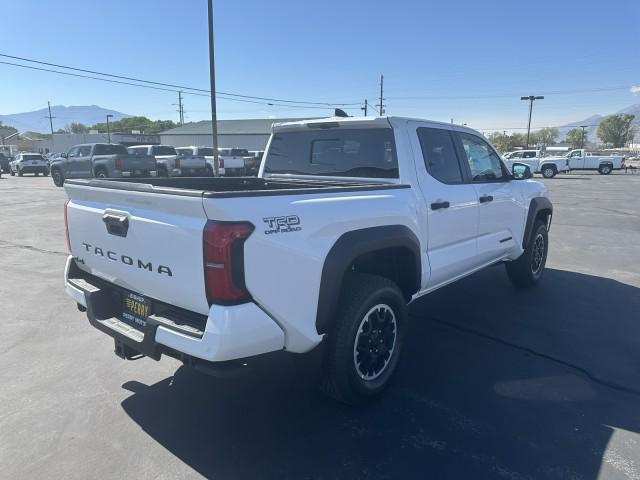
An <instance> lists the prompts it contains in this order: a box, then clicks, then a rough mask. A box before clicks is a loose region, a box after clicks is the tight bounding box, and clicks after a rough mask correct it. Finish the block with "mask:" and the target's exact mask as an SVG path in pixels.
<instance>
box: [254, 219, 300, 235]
mask: <svg viewBox="0 0 640 480" xmlns="http://www.w3.org/2000/svg"><path fill="white" fill-rule="evenodd" d="M262 221H263V222H264V223H266V224H267V226H268V227H269V228H267V229H266V230H265V231H264V233H265V234H266V235H271V234H272V233H289V232H297V231H299V230H302V227H301V226H300V218H299V217H298V216H297V215H285V216H284V217H267V218H263V219H262Z"/></svg>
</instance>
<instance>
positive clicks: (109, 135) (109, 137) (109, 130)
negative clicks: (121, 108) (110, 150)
mask: <svg viewBox="0 0 640 480" xmlns="http://www.w3.org/2000/svg"><path fill="white" fill-rule="evenodd" d="M110 117H113V115H107V143H111V129H110V128H109V118H110Z"/></svg>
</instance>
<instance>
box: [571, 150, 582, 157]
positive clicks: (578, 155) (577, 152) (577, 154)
mask: <svg viewBox="0 0 640 480" xmlns="http://www.w3.org/2000/svg"><path fill="white" fill-rule="evenodd" d="M579 157H580V150H576V151H575V152H571V158H579Z"/></svg>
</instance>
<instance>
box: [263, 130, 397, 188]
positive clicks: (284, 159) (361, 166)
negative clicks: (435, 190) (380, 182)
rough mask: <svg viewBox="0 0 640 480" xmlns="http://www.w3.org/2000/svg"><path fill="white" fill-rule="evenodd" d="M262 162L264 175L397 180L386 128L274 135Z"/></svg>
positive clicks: (393, 157) (393, 151)
mask: <svg viewBox="0 0 640 480" xmlns="http://www.w3.org/2000/svg"><path fill="white" fill-rule="evenodd" d="M265 162H266V163H265V173H289V174H297V175H328V176H342V177H372V178H398V161H397V158H396V151H395V142H394V138H393V130H392V129H390V128H367V129H364V128H363V129H351V128H350V129H347V128H339V129H331V130H310V131H296V132H282V133H276V134H274V135H273V138H272V140H271V146H270V147H269V151H268V152H267V156H266V159H265Z"/></svg>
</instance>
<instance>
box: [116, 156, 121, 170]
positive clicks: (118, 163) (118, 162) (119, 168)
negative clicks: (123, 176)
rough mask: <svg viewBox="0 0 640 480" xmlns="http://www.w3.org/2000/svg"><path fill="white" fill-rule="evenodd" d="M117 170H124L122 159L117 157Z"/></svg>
mask: <svg viewBox="0 0 640 480" xmlns="http://www.w3.org/2000/svg"><path fill="white" fill-rule="evenodd" d="M116 170H122V159H121V158H116Z"/></svg>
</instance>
